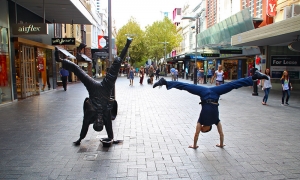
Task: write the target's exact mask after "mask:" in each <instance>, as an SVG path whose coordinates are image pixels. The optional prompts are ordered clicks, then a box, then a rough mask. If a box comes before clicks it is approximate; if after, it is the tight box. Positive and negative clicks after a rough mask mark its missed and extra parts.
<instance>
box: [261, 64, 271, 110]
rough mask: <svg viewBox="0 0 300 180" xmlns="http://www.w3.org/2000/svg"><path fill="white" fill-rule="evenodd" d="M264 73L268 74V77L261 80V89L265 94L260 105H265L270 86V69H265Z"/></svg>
mask: <svg viewBox="0 0 300 180" xmlns="http://www.w3.org/2000/svg"><path fill="white" fill-rule="evenodd" d="M265 75H266V76H268V78H269V79H263V80H262V86H263V88H262V90H263V91H265V96H264V98H263V101H262V105H267V101H268V97H269V93H270V89H271V88H272V84H271V77H270V69H266V70H265Z"/></svg>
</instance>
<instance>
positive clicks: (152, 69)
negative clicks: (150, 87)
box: [148, 65, 154, 84]
mask: <svg viewBox="0 0 300 180" xmlns="http://www.w3.org/2000/svg"><path fill="white" fill-rule="evenodd" d="M148 73H149V77H150V84H153V77H154V68H153V66H152V65H151V66H150V68H149V69H148Z"/></svg>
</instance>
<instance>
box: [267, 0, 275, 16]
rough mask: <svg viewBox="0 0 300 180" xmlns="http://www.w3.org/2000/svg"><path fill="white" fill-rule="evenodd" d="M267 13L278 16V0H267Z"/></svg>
mask: <svg viewBox="0 0 300 180" xmlns="http://www.w3.org/2000/svg"><path fill="white" fill-rule="evenodd" d="M266 4H267V7H266V14H267V15H268V16H269V17H274V16H276V6H277V0H267V3H266Z"/></svg>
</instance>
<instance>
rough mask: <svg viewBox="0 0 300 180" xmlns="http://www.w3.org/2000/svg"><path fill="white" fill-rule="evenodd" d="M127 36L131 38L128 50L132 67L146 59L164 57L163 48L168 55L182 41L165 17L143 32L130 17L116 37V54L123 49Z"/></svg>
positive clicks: (173, 26) (174, 27)
mask: <svg viewBox="0 0 300 180" xmlns="http://www.w3.org/2000/svg"><path fill="white" fill-rule="evenodd" d="M127 36H129V37H132V38H133V41H132V43H131V45H130V48H129V56H130V64H133V65H135V64H136V65H139V64H143V63H145V62H146V60H148V59H153V60H159V59H161V58H163V57H164V55H165V50H164V48H165V47H166V53H170V52H171V51H172V50H173V49H174V48H175V47H178V46H179V44H180V42H181V41H182V36H181V35H180V34H179V33H178V32H177V30H176V26H175V25H174V24H173V23H172V22H171V20H170V19H169V18H167V17H165V18H164V19H163V20H161V21H155V22H154V23H153V24H152V25H149V26H147V27H146V30H145V31H143V30H142V29H141V28H140V25H139V24H138V23H137V22H136V20H135V19H134V18H133V17H131V18H130V20H129V21H128V23H127V24H125V25H124V26H123V27H122V28H121V29H120V30H119V31H118V34H117V37H116V45H117V49H118V53H120V51H121V50H122V49H123V47H124V45H125V42H126V37H127Z"/></svg>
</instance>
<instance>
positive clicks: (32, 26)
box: [12, 23, 48, 35]
mask: <svg viewBox="0 0 300 180" xmlns="http://www.w3.org/2000/svg"><path fill="white" fill-rule="evenodd" d="M12 33H13V34H14V35H35V34H48V24H45V23H29V24H13V25H12Z"/></svg>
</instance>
